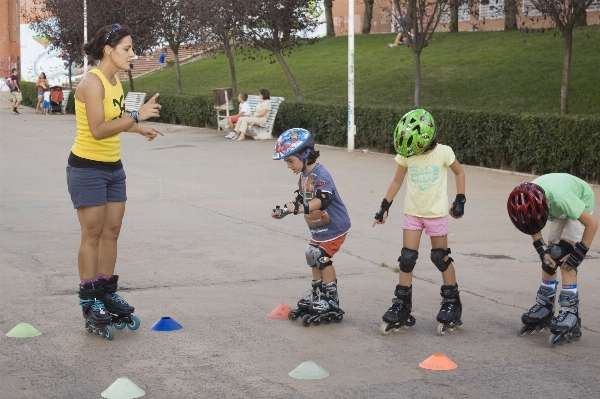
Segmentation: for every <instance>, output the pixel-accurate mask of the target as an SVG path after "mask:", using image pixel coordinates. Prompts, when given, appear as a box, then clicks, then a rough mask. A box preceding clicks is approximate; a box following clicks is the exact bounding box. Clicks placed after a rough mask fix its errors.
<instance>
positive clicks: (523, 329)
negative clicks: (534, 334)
mask: <svg viewBox="0 0 600 399" xmlns="http://www.w3.org/2000/svg"><path fill="white" fill-rule="evenodd" d="M528 329H529V326H528V325H527V324H525V323H523V324H521V327H519V331H517V334H519V336H520V337H522V336H523V335H525V333H526V332H527V330H528Z"/></svg>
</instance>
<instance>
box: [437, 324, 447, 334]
mask: <svg viewBox="0 0 600 399" xmlns="http://www.w3.org/2000/svg"><path fill="white" fill-rule="evenodd" d="M444 334H446V325H445V324H443V323H440V324H438V326H437V335H439V336H442V335H444Z"/></svg>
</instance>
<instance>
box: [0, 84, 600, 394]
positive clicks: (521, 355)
mask: <svg viewBox="0 0 600 399" xmlns="http://www.w3.org/2000/svg"><path fill="white" fill-rule="evenodd" d="M5 97H6V96H3V97H2V98H5ZM156 126H157V127H158V128H159V129H161V130H162V131H163V132H164V133H165V137H158V138H157V139H156V140H154V141H152V142H148V141H146V140H145V139H144V138H143V137H141V136H139V135H137V134H130V133H124V134H122V160H123V164H124V166H125V171H126V174H127V193H128V201H127V209H126V213H125V219H124V222H123V228H122V232H121V237H120V239H119V256H118V261H117V269H116V273H117V274H118V275H120V283H121V284H122V285H121V294H122V295H123V297H124V298H125V299H127V300H128V301H129V302H130V303H131V304H132V305H134V306H135V307H136V311H135V314H136V315H137V316H138V317H139V318H140V320H141V323H142V325H141V327H140V329H139V330H137V331H128V330H124V331H116V332H115V338H114V340H112V341H107V340H106V339H101V338H100V337H98V336H96V335H93V334H90V333H88V332H87V331H86V330H85V329H84V322H83V318H82V316H81V308H80V306H79V305H78V298H77V286H78V283H79V280H78V273H77V250H78V246H79V239H80V229H79V224H78V221H77V217H76V212H75V210H74V209H73V207H72V204H71V201H70V198H69V194H68V192H67V185H66V175H65V167H66V164H67V157H68V155H69V151H70V148H71V146H72V144H73V139H74V135H75V117H74V116H73V115H48V116H43V115H36V114H35V111H34V110H32V109H30V108H23V107H22V108H21V115H12V113H11V109H10V104H9V103H8V102H6V101H4V100H2V101H0V277H1V278H0V303H1V304H2V311H0V332H2V334H0V397H1V398H6V399H17V398H36V399H65V398H69V399H70V398H74V399H86V398H100V397H101V396H100V394H101V392H102V391H104V390H105V389H106V388H107V387H108V386H109V385H111V384H112V383H113V382H114V381H115V380H116V379H117V378H119V377H122V376H125V377H128V378H129V379H130V380H131V381H133V382H134V383H135V384H137V385H138V386H139V387H141V388H142V389H144V390H145V391H146V396H145V397H147V398H161V399H162V398H165V399H166V398H169V399H171V398H172V399H178V398H182V399H183V398H312V397H327V398H438V397H439V398H599V397H600V382H599V380H598V376H599V375H600V254H599V250H600V234H598V235H597V236H596V238H595V240H594V242H593V245H592V247H591V250H590V252H589V253H588V257H587V258H586V260H585V261H584V263H583V264H582V265H581V267H580V273H579V276H580V279H579V290H580V298H581V311H582V320H583V336H582V339H581V340H580V341H578V342H574V343H571V344H569V345H565V346H561V347H556V348H551V347H550V346H549V345H548V342H547V341H548V337H549V335H550V333H549V332H547V331H544V332H542V333H539V334H533V335H527V336H524V337H520V336H518V335H517V333H516V332H517V329H518V328H519V326H520V324H521V321H520V318H521V314H522V313H523V312H525V311H526V310H527V309H529V308H530V307H531V306H532V305H533V304H534V300H535V294H536V291H537V288H538V286H539V283H540V275H541V273H540V266H539V263H540V262H539V259H538V256H537V254H536V252H535V250H534V248H533V246H532V245H531V239H530V238H528V237H527V236H525V235H523V234H522V233H520V232H519V231H517V230H516V229H515V228H514V227H513V226H512V224H511V223H510V221H509V219H508V217H507V214H506V198H507V196H508V194H509V192H510V191H511V189H512V188H514V187H515V186H516V185H517V184H519V183H521V182H524V181H530V180H531V179H532V176H529V175H522V174H516V173H509V172H502V171H495V170H490V169H484V168H479V167H474V166H465V167H464V168H465V173H466V182H467V192H466V197H467V202H466V214H465V216H464V217H463V218H462V219H460V220H454V219H451V220H450V222H449V223H450V229H451V235H450V237H449V241H450V245H449V246H450V247H451V249H452V257H453V258H454V260H455V266H456V271H457V279H458V284H459V287H460V290H461V299H462V301H463V322H464V327H463V329H462V330H461V331H454V332H452V333H448V334H446V335H445V336H441V337H440V336H437V334H436V326H437V322H436V320H435V317H436V315H437V312H438V310H439V307H440V300H441V298H440V295H439V290H440V285H441V276H440V273H439V271H438V270H437V269H436V268H435V267H434V265H433V264H432V263H431V262H430V260H429V250H430V243H429V241H428V239H427V238H426V237H425V236H424V237H423V239H422V246H421V249H420V253H421V255H420V257H419V260H418V261H417V266H416V269H415V280H414V282H413V315H414V316H415V317H416V319H417V322H416V325H415V326H414V327H412V328H410V329H408V330H402V331H400V332H398V333H395V334H390V335H388V336H382V335H380V333H379V326H380V324H381V316H382V315H383V313H384V312H385V311H386V310H387V309H388V307H389V306H390V305H391V300H392V298H393V296H394V295H393V292H394V288H395V286H396V284H397V279H398V275H397V273H395V272H394V270H393V269H394V267H395V266H397V258H398V256H399V255H400V250H401V248H402V229H401V224H402V209H403V202H404V189H402V190H401V192H400V194H399V195H398V197H397V198H396V200H395V201H394V204H393V205H392V208H391V209H390V217H389V219H388V223H386V224H385V225H383V226H377V227H375V228H373V227H371V224H372V221H373V215H374V214H375V212H376V211H377V210H378V208H379V204H380V202H381V199H382V198H383V196H384V194H385V192H386V190H387V188H388V186H389V183H390V181H391V179H392V177H393V175H394V172H395V168H396V166H395V162H394V158H393V156H392V155H389V154H378V153H372V152H368V153H362V152H359V151H356V152H353V153H348V152H346V151H345V150H344V149H342V148H332V147H326V146H317V148H318V149H319V150H320V151H321V157H320V159H319V162H321V163H322V164H323V165H325V167H326V168H327V169H328V170H329V172H330V173H331V175H332V176H333V178H334V180H335V183H336V185H337V188H338V190H339V192H340V194H341V197H342V199H343V201H344V202H345V204H346V206H347V208H348V211H349V213H350V217H351V220H352V225H353V227H352V230H351V231H350V233H349V234H348V237H347V240H346V242H345V244H344V245H343V246H342V249H341V251H340V252H339V253H338V254H337V255H336V256H335V258H334V265H335V267H336V270H337V274H338V283H339V295H340V301H341V308H342V309H344V311H345V312H346V314H345V317H344V320H343V321H342V322H341V323H339V324H334V323H332V324H328V325H326V324H321V325H320V326H310V327H308V328H305V327H303V326H302V325H301V323H300V322H297V321H296V322H291V321H288V320H275V319H270V318H268V317H267V314H268V313H269V312H270V311H271V310H273V309H274V308H276V307H277V306H278V305H279V304H280V303H286V304H288V305H289V306H292V307H293V306H294V305H295V303H296V302H297V301H298V299H299V298H301V297H302V294H303V293H304V292H305V291H306V290H307V289H308V288H309V287H310V270H309V267H308V266H307V265H306V261H305V256H304V250H305V248H306V246H307V242H308V240H309V232H308V228H307V227H306V225H305V223H304V221H303V218H301V217H294V216H289V217H287V218H285V219H283V220H274V219H272V218H271V217H270V212H271V210H272V209H273V208H274V207H275V205H278V204H279V205H283V203H284V202H286V201H289V200H291V199H292V198H293V197H294V193H293V192H294V190H295V189H296V182H297V176H296V175H294V174H293V173H292V172H291V171H290V170H288V169H287V168H286V166H285V164H284V163H283V162H281V161H280V162H275V161H273V160H271V156H272V153H273V146H274V143H275V142H274V140H268V141H254V140H251V139H248V140H245V141H243V142H234V141H231V140H227V139H225V138H223V137H222V135H221V134H218V133H217V132H216V131H214V130H209V129H200V128H190V127H185V126H176V125H165V124H156ZM441 142H443V133H442V135H441ZM448 187H449V190H448V194H449V197H450V199H453V198H454V195H455V184H454V178H453V176H452V174H451V173H450V176H449V185H448ZM594 193H595V196H596V209H600V188H599V187H598V186H596V187H594ZM166 316H169V317H172V318H173V319H175V320H176V321H177V322H179V323H180V324H181V325H182V326H183V329H181V330H179V331H173V332H157V331H152V330H151V329H150V326H151V325H152V324H154V322H156V321H157V320H158V319H160V318H161V317H166ZM21 322H27V323H30V324H32V325H33V326H34V327H36V328H38V329H39V330H40V331H41V332H42V335H40V336H38V337H35V338H28V339H14V338H8V337H6V336H5V335H4V334H5V333H6V332H8V331H9V330H10V329H12V328H13V327H14V326H15V325H17V324H18V323H21ZM435 353H442V354H445V355H446V356H448V357H449V358H450V359H452V360H453V361H454V362H455V363H457V364H458V368H457V369H455V370H451V371H430V370H425V369H422V368H420V367H419V363H420V362H421V361H423V360H425V359H426V358H428V357H429V356H431V355H432V354H435ZM304 361H313V362H315V363H317V364H318V365H320V366H321V367H322V368H324V369H325V370H327V371H328V372H329V374H330V375H329V377H327V378H324V379H321V380H296V379H293V378H291V377H289V376H288V372H290V371H292V370H293V369H294V368H296V367H297V366H298V365H299V364H300V363H302V362H304Z"/></svg>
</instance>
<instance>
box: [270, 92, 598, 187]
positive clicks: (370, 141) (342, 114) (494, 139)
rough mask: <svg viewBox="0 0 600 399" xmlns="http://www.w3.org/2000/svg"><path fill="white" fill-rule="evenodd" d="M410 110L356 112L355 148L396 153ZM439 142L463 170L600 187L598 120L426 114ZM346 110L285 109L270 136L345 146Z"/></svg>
mask: <svg viewBox="0 0 600 399" xmlns="http://www.w3.org/2000/svg"><path fill="white" fill-rule="evenodd" d="M409 110H410V109H409V108H406V109H392V108H380V107H356V109H355V115H356V118H355V119H356V121H355V123H356V131H357V134H356V137H355V147H356V148H371V149H374V150H377V151H381V152H387V153H394V148H393V145H392V135H393V132H394V129H395V127H396V123H397V122H398V121H399V120H400V118H401V117H402V115H404V113H406V112H408V111H409ZM429 111H430V112H431V113H432V115H433V116H434V118H435V120H436V124H437V125H438V132H439V133H438V138H439V140H438V141H439V142H441V143H444V144H447V145H449V146H451V147H452V148H453V149H454V152H455V153H456V156H457V158H458V160H459V161H460V162H461V163H463V164H468V165H479V166H485V167H490V168H500V169H509V170H514V171H520V172H527V173H533V174H545V173H552V172H564V173H571V174H573V175H576V176H579V177H581V178H583V179H585V180H587V181H589V182H596V183H598V182H600V118H598V117H580V116H547V115H525V114H524V115H515V114H506V113H502V114H501V113H492V112H482V111H467V110H456V109H447V108H430V109H429ZM346 124H347V110H346V108H345V107H340V106H332V105H325V104H314V103H283V104H282V105H281V107H280V108H279V112H278V113H277V119H276V121H275V127H274V134H280V133H281V132H282V131H284V130H286V129H288V128H291V127H303V128H305V129H308V130H310V131H311V132H313V133H314V135H315V139H316V141H317V143H320V144H327V145H333V146H340V147H345V146H347V127H346Z"/></svg>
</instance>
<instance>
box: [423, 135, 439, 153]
mask: <svg viewBox="0 0 600 399" xmlns="http://www.w3.org/2000/svg"><path fill="white" fill-rule="evenodd" d="M436 146H437V137H435V138H434V139H433V140H431V141H430V142H429V145H428V146H427V148H426V149H425V151H431V150H433V149H434V148H435V147H436Z"/></svg>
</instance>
